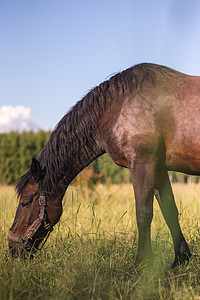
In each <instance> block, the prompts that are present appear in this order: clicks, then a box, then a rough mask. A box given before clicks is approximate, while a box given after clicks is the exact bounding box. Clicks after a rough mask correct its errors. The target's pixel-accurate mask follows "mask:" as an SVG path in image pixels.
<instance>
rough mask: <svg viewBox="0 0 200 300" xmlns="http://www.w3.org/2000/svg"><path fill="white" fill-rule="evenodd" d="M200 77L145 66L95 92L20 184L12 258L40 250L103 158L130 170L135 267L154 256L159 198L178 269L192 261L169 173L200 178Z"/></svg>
mask: <svg viewBox="0 0 200 300" xmlns="http://www.w3.org/2000/svg"><path fill="white" fill-rule="evenodd" d="M199 132H200V77H199V76H191V75H187V74H183V73H180V72H178V71H175V70H173V69H170V68H167V67H165V66H161V65H157V64H151V63H142V64H138V65H135V66H133V67H131V68H128V69H126V70H124V71H122V72H120V73H118V74H116V75H114V76H112V77H111V78H109V79H108V80H106V81H104V82H103V83H101V84H100V85H99V86H97V87H95V88H94V89H92V90H91V91H89V92H88V93H87V94H86V96H84V97H83V99H82V100H80V101H78V102H77V103H76V104H75V106H74V107H73V108H72V109H70V111H69V112H68V113H67V114H66V115H65V116H64V117H63V118H62V119H61V120H60V121H59V123H58V124H57V126H56V127H55V128H54V130H53V131H52V133H51V135H50V138H49V140H48V142H47V144H46V146H45V147H44V148H43V149H42V150H41V152H40V154H39V156H38V158H37V159H35V158H33V160H32V163H31V166H30V169H29V170H28V171H27V173H26V174H25V175H23V176H22V177H21V178H20V180H19V181H18V183H17V185H16V192H17V195H18V197H19V204H18V208H17V211H16V215H15V218H14V221H13V224H12V227H11V228H10V229H9V231H8V247H9V252H10V253H11V255H15V254H16V252H17V253H28V254H29V255H31V256H33V254H34V253H35V252H36V251H37V250H38V249H39V246H40V245H42V246H43V243H44V242H45V241H46V238H47V237H48V235H49V233H50V232H51V231H52V230H53V227H54V226H55V224H56V223H57V222H58V221H59V219H60V217H61V214H62V199H63V197H64V194H65V191H66V189H67V187H68V186H69V184H70V183H71V182H72V180H73V179H74V178H75V177H76V175H77V174H78V173H79V172H80V171H81V170H83V169H84V168H85V167H86V166H88V165H89V164H90V163H91V162H92V161H93V160H95V159H96V158H97V157H99V156H101V155H103V154H104V153H108V155H109V156H110V157H111V159H112V160H113V161H114V162H115V163H116V164H117V165H120V166H122V167H125V168H129V170H130V173H131V178H132V183H133V189H134V194H135V204H136V220H137V228H138V249H137V254H136V261H135V263H136V265H138V264H140V263H141V262H142V261H144V260H146V259H150V258H151V257H152V247H151V222H152V218H153V200H154V195H155V196H156V199H157V201H158V204H159V206H160V209H161V212H162V214H163V217H164V219H165V221H166V224H167V226H168V228H169V230H170V232H171V236H172V240H173V246H174V252H175V259H174V262H173V264H172V267H175V266H176V265H178V264H181V263H184V262H185V261H189V258H190V257H191V252H190V249H189V246H188V244H187V242H186V240H185V238H184V235H183V233H182V230H181V227H180V224H179V220H178V215H179V214H178V209H177V207H176V203H175V199H174V195H173V191H172V187H171V183H170V180H169V176H168V171H178V172H183V173H187V174H190V175H200V139H199Z"/></svg>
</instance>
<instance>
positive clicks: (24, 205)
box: [21, 197, 32, 207]
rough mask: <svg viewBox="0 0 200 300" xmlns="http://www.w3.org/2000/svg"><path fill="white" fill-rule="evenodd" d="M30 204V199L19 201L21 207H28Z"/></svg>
mask: <svg viewBox="0 0 200 300" xmlns="http://www.w3.org/2000/svg"><path fill="white" fill-rule="evenodd" d="M31 202H32V199H31V198H28V197H27V198H23V199H22V200H21V206H22V207H28V206H29V205H30V204H31Z"/></svg>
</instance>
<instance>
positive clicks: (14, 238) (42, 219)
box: [8, 193, 53, 249]
mask: <svg viewBox="0 0 200 300" xmlns="http://www.w3.org/2000/svg"><path fill="white" fill-rule="evenodd" d="M46 206H47V200H46V196H45V195H44V193H42V194H41V195H40V197H39V208H40V212H39V216H38V218H37V219H36V220H35V221H34V222H33V224H32V225H31V226H30V227H29V228H28V230H27V232H26V235H25V236H24V237H20V236H19V235H17V234H15V233H13V232H12V231H11V230H10V229H9V230H8V240H9V241H10V242H13V243H15V244H16V243H21V242H23V245H24V246H26V245H27V244H28V242H29V241H30V240H32V238H33V236H34V234H35V233H36V232H37V230H38V229H39V228H40V226H41V225H42V224H43V226H44V228H45V229H46V230H47V231H48V232H49V233H50V232H52V231H53V227H51V226H50V224H49V223H48V222H47V221H46V217H47V212H46ZM48 236H49V235H47V238H48ZM47 238H46V239H45V241H44V243H43V245H42V247H43V246H44V244H45V242H46V240H47ZM42 247H41V248H42ZM41 248H40V249H41Z"/></svg>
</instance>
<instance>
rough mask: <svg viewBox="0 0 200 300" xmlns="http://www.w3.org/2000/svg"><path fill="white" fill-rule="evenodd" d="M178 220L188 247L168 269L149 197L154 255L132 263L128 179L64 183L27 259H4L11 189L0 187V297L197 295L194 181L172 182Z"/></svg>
mask: <svg viewBox="0 0 200 300" xmlns="http://www.w3.org/2000/svg"><path fill="white" fill-rule="evenodd" d="M173 189H174V192H175V196H176V202H177V206H178V208H179V212H180V223H181V226H182V229H183V232H184V235H185V237H186V239H187V241H188V243H189V245H190V248H191V251H192V252H193V258H192V259H191V261H190V263H189V264H185V265H183V266H179V267H177V268H175V269H171V264H172V262H173V258H174V253H173V246H172V240H171V237H170V234H169V230H168V228H167V226H166V224H165V222H164V220H163V218H162V215H161V213H160V210H159V207H158V205H157V203H156V201H155V204H154V219H153V222H152V246H153V251H154V260H153V261H152V262H148V263H147V262H146V263H144V264H142V265H141V266H140V267H139V268H135V267H134V260H135V257H136V250H137V228H136V221H135V204H134V196H133V191H132V186H131V185H107V186H101V185H99V186H97V187H96V188H95V189H93V190H90V189H87V188H80V189H78V188H75V187H70V188H69V189H68V192H67V194H66V196H65V198H64V212H63V215H62V218H61V220H60V222H59V224H57V225H56V227H55V230H54V232H53V233H52V234H51V236H50V238H49V240H48V242H47V243H46V245H45V247H44V248H43V250H42V251H41V252H40V253H38V254H37V255H36V256H35V258H34V259H33V260H32V261H23V260H20V259H10V258H8V257H7V254H6V249H7V240H6V236H7V230H8V228H9V227H10V226H11V224H12V221H13V218H14V214H15V211H16V207H17V199H16V196H15V192H14V188H13V187H8V186H0V205H1V211H0V299H31V300H34V299H136V297H137V299H181V300H182V299H200V261H199V258H200V226H199V225H200V224H199V223H200V201H199V197H200V185H180V184H176V185H174V186H173Z"/></svg>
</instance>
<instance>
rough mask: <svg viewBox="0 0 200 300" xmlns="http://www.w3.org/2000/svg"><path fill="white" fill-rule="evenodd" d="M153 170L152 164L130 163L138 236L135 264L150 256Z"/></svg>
mask: <svg viewBox="0 0 200 300" xmlns="http://www.w3.org/2000/svg"><path fill="white" fill-rule="evenodd" d="M154 170H155V164H154V162H151V161H142V160H140V159H137V160H135V161H134V162H132V164H131V166H130V172H131V176H132V181H133V187H134V193H135V202H136V218H137V226H138V234H139V239H138V252H137V257H136V264H139V263H140V262H141V261H142V260H144V259H145V258H150V257H151V256H152V249H151V221H152V217H153V195H154Z"/></svg>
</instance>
